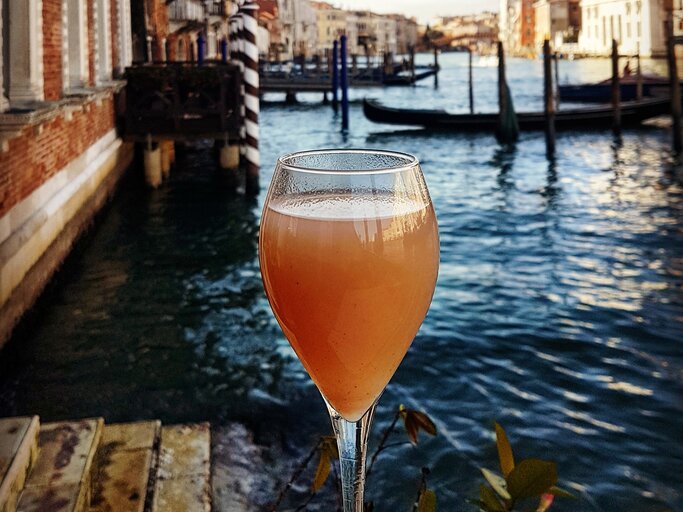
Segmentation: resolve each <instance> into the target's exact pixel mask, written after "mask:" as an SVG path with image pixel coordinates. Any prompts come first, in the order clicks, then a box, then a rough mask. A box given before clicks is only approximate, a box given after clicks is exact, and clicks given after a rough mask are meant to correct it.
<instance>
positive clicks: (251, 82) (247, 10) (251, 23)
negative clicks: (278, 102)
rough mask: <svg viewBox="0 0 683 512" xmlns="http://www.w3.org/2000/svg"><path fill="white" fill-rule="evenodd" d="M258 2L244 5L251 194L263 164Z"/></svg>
mask: <svg viewBox="0 0 683 512" xmlns="http://www.w3.org/2000/svg"><path fill="white" fill-rule="evenodd" d="M258 9H259V7H258V4H257V3H256V2H247V3H245V4H244V5H242V6H241V7H240V11H241V12H242V19H243V22H244V53H243V54H242V59H243V62H244V68H243V83H244V87H245V94H244V109H245V110H244V111H245V115H244V125H245V126H244V133H245V145H246V148H245V154H244V156H245V161H246V170H247V176H246V183H245V192H246V194H247V195H250V196H255V195H256V194H258V191H259V170H260V166H261V162H260V155H259V111H260V100H259V54H258V46H257V45H256V33H257V32H258V22H257V18H258Z"/></svg>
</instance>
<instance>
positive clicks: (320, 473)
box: [311, 450, 331, 493]
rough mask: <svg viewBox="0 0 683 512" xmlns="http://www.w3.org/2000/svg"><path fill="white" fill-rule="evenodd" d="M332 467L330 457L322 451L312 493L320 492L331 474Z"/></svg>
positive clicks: (312, 485)
mask: <svg viewBox="0 0 683 512" xmlns="http://www.w3.org/2000/svg"><path fill="white" fill-rule="evenodd" d="M330 467H331V464H330V455H329V454H328V453H327V452H326V451H325V450H320V461H319V462H318V467H317V468H316V470H315V477H314V478H313V483H312V484H311V492H313V493H316V492H318V491H319V490H320V488H321V487H322V486H323V484H324V483H325V480H327V477H328V475H329V474H330Z"/></svg>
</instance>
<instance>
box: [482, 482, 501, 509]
mask: <svg viewBox="0 0 683 512" xmlns="http://www.w3.org/2000/svg"><path fill="white" fill-rule="evenodd" d="M479 499H480V500H481V503H480V506H482V507H483V508H484V509H485V510H486V512H505V507H504V506H503V504H502V503H501V502H500V501H499V500H498V497H497V496H496V493H495V492H493V489H491V488H490V487H489V486H487V485H484V484H481V485H480V486H479Z"/></svg>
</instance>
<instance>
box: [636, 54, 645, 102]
mask: <svg viewBox="0 0 683 512" xmlns="http://www.w3.org/2000/svg"><path fill="white" fill-rule="evenodd" d="M642 99H643V71H642V69H641V67H640V44H638V53H637V54H636V100H638V101H640V100H642Z"/></svg>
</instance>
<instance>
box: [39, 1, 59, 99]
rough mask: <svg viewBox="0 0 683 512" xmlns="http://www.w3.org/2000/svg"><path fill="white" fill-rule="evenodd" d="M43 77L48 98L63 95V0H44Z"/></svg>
mask: <svg viewBox="0 0 683 512" xmlns="http://www.w3.org/2000/svg"><path fill="white" fill-rule="evenodd" d="M43 79H44V92H45V99H46V100H57V99H59V98H60V97H61V96H62V0H43Z"/></svg>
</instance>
